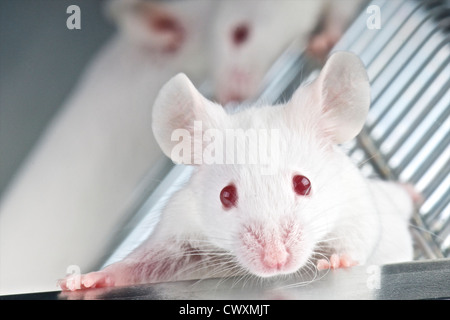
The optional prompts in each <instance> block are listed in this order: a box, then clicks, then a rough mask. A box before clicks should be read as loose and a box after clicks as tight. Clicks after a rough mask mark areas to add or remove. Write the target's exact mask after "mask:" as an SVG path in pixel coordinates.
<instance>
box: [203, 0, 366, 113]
mask: <svg viewBox="0 0 450 320" xmlns="http://www.w3.org/2000/svg"><path fill="white" fill-rule="evenodd" d="M360 4H361V0H301V1H292V0H276V1H273V0H272V1H270V0H269V1H257V0H243V1H221V2H220V4H219V6H218V8H217V16H216V17H215V19H214V25H213V28H212V42H211V43H212V44H211V46H212V49H213V50H212V57H211V62H212V66H213V67H212V68H211V70H212V77H213V81H212V82H213V83H212V85H213V88H214V93H215V96H214V98H215V99H216V100H217V101H218V102H219V103H221V104H226V103H228V102H241V101H244V100H247V99H250V98H255V96H256V95H257V94H258V93H259V92H260V90H261V85H262V83H263V80H264V77H265V75H266V73H267V72H268V71H269V69H270V67H271V66H272V65H273V63H274V62H275V61H276V59H277V58H278V57H279V56H280V54H281V53H282V52H283V51H284V50H286V49H287V48H288V46H289V45H291V44H292V43H293V42H294V40H295V41H296V44H297V45H298V47H299V50H306V51H308V52H309V53H310V54H311V55H312V56H313V57H316V58H317V59H318V60H322V59H324V57H326V56H327V55H328V52H329V51H330V49H331V48H332V46H333V45H334V44H335V43H336V42H337V40H338V39H339V38H340V36H341V35H342V33H343V32H344V30H345V27H346V26H347V25H348V24H349V22H350V20H351V18H352V17H353V16H354V14H355V13H356V11H357V10H358V8H359V6H360Z"/></svg>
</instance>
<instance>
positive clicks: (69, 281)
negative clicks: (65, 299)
mask: <svg viewBox="0 0 450 320" xmlns="http://www.w3.org/2000/svg"><path fill="white" fill-rule="evenodd" d="M58 285H59V287H60V288H61V290H62V291H76V290H80V289H89V288H102V287H113V286H114V281H113V279H112V278H111V276H110V275H109V274H108V273H106V272H103V271H98V272H91V273H88V274H84V275H76V276H73V275H71V276H68V277H67V278H65V279H62V280H59V281H58Z"/></svg>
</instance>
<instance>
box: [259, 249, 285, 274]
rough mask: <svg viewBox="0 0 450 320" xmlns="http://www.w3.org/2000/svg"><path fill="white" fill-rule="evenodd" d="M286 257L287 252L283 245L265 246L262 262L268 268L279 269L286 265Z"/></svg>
mask: <svg viewBox="0 0 450 320" xmlns="http://www.w3.org/2000/svg"><path fill="white" fill-rule="evenodd" d="M288 257H289V253H288V252H287V251H286V249H285V248H284V246H281V247H280V246H277V247H275V246H271V247H266V248H265V251H264V255H263V257H262V263H263V264H264V266H265V267H267V268H269V269H274V270H280V269H281V268H282V267H283V266H285V265H286V263H287V261H288Z"/></svg>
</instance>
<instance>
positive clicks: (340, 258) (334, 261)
mask: <svg viewBox="0 0 450 320" xmlns="http://www.w3.org/2000/svg"><path fill="white" fill-rule="evenodd" d="M357 264H358V262H357V261H355V260H353V259H352V258H350V256H349V255H347V254H341V255H339V254H336V253H335V254H332V255H331V257H330V259H320V260H319V261H317V269H318V270H324V269H339V268H349V267H353V266H356V265H357Z"/></svg>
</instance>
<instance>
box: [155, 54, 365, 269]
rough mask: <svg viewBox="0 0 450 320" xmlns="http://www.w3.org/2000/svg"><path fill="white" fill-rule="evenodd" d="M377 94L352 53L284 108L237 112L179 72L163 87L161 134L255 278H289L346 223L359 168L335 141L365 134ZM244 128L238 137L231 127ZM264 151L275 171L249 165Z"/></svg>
mask: <svg viewBox="0 0 450 320" xmlns="http://www.w3.org/2000/svg"><path fill="white" fill-rule="evenodd" d="M369 95H370V94H369V83H368V79H367V75H366V72H365V69H364V66H363V64H362V63H361V61H360V60H359V58H357V57H356V56H355V55H353V54H351V53H345V52H339V53H335V54H334V55H333V56H331V57H330V59H329V60H328V62H327V63H326V65H325V67H324V68H323V69H322V71H321V73H320V75H319V76H318V78H317V79H316V80H315V81H314V82H312V83H311V84H309V85H307V86H302V87H300V88H299V89H297V91H296V92H295V93H294V95H293V97H292V99H291V100H290V101H289V102H287V103H286V104H284V105H278V106H259V107H249V108H245V109H243V110H241V111H238V112H235V113H232V114H230V113H226V111H225V110H224V109H223V108H222V107H221V106H220V105H217V104H215V103H213V102H211V101H209V100H207V99H206V98H204V97H203V96H202V95H201V94H200V93H199V92H198V91H197V90H196V89H195V87H194V86H193V85H192V83H191V82H190V81H189V80H188V79H187V77H186V76H185V75H183V74H179V75H177V76H175V77H174V78H173V79H171V80H170V81H169V82H168V83H167V84H166V85H165V86H164V87H163V88H162V90H161V91H160V94H159V96H158V98H157V100H156V102H155V105H154V109H153V131H154V134H155V137H156V140H157V141H158V143H159V145H160V146H161V148H162V150H163V151H164V153H165V154H166V155H167V156H169V157H171V159H172V160H173V161H175V162H177V163H184V164H189V165H195V166H196V167H197V170H195V171H194V173H193V176H192V180H191V183H190V187H191V188H194V189H195V190H193V194H194V195H195V197H196V199H193V201H195V202H196V203H197V204H198V208H199V211H200V212H199V215H198V219H199V225H200V228H201V230H202V232H204V233H205V234H206V235H207V237H209V239H210V240H211V242H213V243H214V244H216V245H217V246H219V247H222V248H224V249H227V250H230V251H231V252H232V253H233V254H234V255H235V256H236V259H237V261H238V262H239V264H240V265H241V266H243V267H245V268H246V269H248V270H249V271H250V272H251V273H253V274H255V275H258V276H262V277H267V276H272V275H277V274H287V273H292V272H295V271H297V270H298V269H300V268H301V267H302V266H303V265H304V264H305V263H306V262H307V261H308V259H309V258H310V257H311V255H312V254H313V251H314V250H315V248H317V244H318V243H319V241H321V240H322V239H323V238H324V236H325V235H326V234H327V233H328V232H329V231H330V230H331V229H332V228H333V225H334V224H335V223H336V221H338V219H339V216H340V210H343V206H342V198H345V196H346V195H347V194H348V192H349V190H348V188H347V187H348V186H347V185H348V184H349V182H348V181H351V177H349V175H351V174H352V173H353V171H352V170H350V171H348V170H347V165H351V164H349V163H347V162H346V161H345V159H346V160H348V159H347V158H345V157H342V154H341V153H339V152H338V151H337V148H336V147H335V145H336V144H339V143H342V142H344V141H347V140H350V139H352V138H353V137H355V136H356V135H357V134H358V133H359V132H360V130H361V128H362V126H363V124H364V121H365V118H366V115H367V112H368V107H369V100H370V97H369ZM240 130H242V131H241V132H243V133H244V134H243V138H242V140H241V141H240V143H239V142H237V141H236V137H237V136H238V135H232V133H235V132H237V131H240ZM252 130H253V131H252ZM230 137H231V140H233V141H229V140H230ZM262 137H263V138H262ZM274 137H276V138H274ZM255 139H256V140H257V141H255ZM261 141H262V142H261ZM252 143H253V144H252ZM265 143H266V144H268V146H267V145H266V146H265V145H264V144H265ZM255 145H256V147H254V146H255ZM261 148H263V149H264V152H263V153H265V154H266V155H268V159H269V162H270V165H271V170H269V171H266V170H264V169H267V168H266V167H267V165H269V162H263V163H258V161H256V162H255V161H254V162H253V163H248V161H251V160H255V159H257V160H258V159H262V158H261V157H259V153H260V152H259V151H260V149H261ZM240 152H243V153H246V154H245V156H244V157H242V159H244V162H239V161H238V156H239V153H240ZM230 153H232V154H233V157H230V158H227V156H228V155H229V154H230ZM255 153H258V156H256V155H255ZM242 159H241V160H242ZM342 159H344V160H342ZM246 161H247V162H246ZM352 168H353V167H352ZM348 179H350V180H348ZM350 187H351V183H350Z"/></svg>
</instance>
